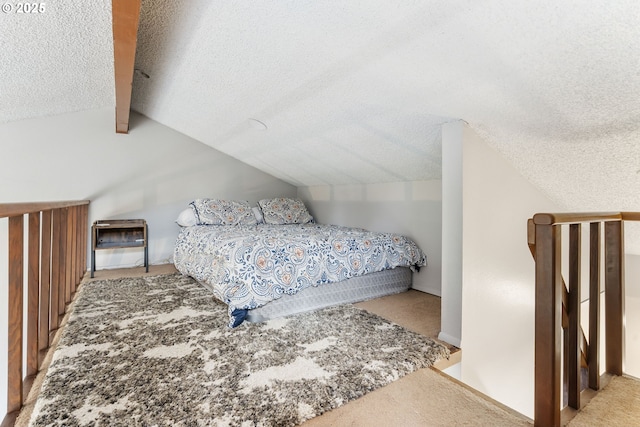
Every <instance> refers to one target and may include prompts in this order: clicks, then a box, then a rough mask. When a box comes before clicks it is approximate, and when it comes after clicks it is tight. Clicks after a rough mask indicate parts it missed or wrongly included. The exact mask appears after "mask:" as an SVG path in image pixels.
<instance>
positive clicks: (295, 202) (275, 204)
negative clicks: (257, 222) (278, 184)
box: [258, 197, 313, 224]
mask: <svg viewBox="0 0 640 427" xmlns="http://www.w3.org/2000/svg"><path fill="white" fill-rule="evenodd" d="M258 205H260V209H262V215H263V216H264V222H265V223H267V224H306V223H308V222H311V221H313V217H312V216H311V215H310V214H309V211H307V207H306V206H305V205H304V203H303V202H302V200H299V199H288V198H284V197H280V198H277V199H263V200H260V201H259V202H258Z"/></svg>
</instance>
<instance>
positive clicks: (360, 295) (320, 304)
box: [245, 267, 412, 323]
mask: <svg viewBox="0 0 640 427" xmlns="http://www.w3.org/2000/svg"><path fill="white" fill-rule="evenodd" d="M411 279H412V272H411V269H409V268H406V267H398V268H394V269H390V270H384V271H379V272H376V273H370V274H367V275H365V276H357V277H352V278H350V279H346V280H342V281H340V282H337V283H331V284H325V285H319V286H313V287H309V288H306V289H304V290H303V291H302V292H298V293H297V294H294V295H283V296H282V297H280V298H278V299H277V300H274V301H271V302H270V303H269V304H266V305H263V306H261V307H258V308H254V309H252V310H249V312H248V314H247V318H246V319H245V320H247V321H249V322H254V323H255V322H265V321H267V320H270V319H275V318H278V317H282V316H288V315H292V314H298V313H304V312H307V311H313V310H318V309H321V308H325V307H330V306H333V305H338V304H346V303H353V302H359V301H366V300H369V299H373V298H379V297H382V296H385V295H391V294H397V293H400V292H404V291H407V290H408V289H409V288H410V287H411Z"/></svg>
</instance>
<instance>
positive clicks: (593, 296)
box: [589, 222, 601, 390]
mask: <svg viewBox="0 0 640 427" xmlns="http://www.w3.org/2000/svg"><path fill="white" fill-rule="evenodd" d="M600 224H601V223H599V222H592V223H591V224H590V228H589V388H590V389H592V390H600V322H599V320H600V253H601V244H600V229H601V226H600Z"/></svg>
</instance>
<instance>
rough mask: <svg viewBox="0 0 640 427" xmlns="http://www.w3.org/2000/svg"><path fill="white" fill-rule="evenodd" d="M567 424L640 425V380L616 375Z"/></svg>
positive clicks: (575, 426) (583, 426) (584, 426)
mask: <svg viewBox="0 0 640 427" xmlns="http://www.w3.org/2000/svg"><path fill="white" fill-rule="evenodd" d="M567 425H568V426H570V427H591V426H607V427H633V426H640V380H638V379H635V378H631V377H626V376H622V377H617V376H614V377H613V378H611V381H610V382H609V384H607V385H606V387H604V388H603V389H602V390H601V391H600V392H599V393H598V394H597V395H596V396H595V397H594V398H593V399H591V401H590V402H589V404H588V405H586V406H585V407H584V408H583V409H582V410H581V411H580V412H578V414H577V415H576V416H575V417H574V418H573V419H572V420H571V421H570V422H569V423H568V424H567Z"/></svg>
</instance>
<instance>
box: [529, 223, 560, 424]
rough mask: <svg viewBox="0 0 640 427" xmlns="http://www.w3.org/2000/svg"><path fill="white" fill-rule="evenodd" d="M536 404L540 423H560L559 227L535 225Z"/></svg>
mask: <svg viewBox="0 0 640 427" xmlns="http://www.w3.org/2000/svg"><path fill="white" fill-rule="evenodd" d="M535 242H536V273H535V280H536V291H535V292H536V302H535V325H536V327H535V340H536V342H535V381H534V389H535V403H534V420H535V424H536V425H537V426H546V427H553V426H559V425H560V398H561V384H560V362H561V357H560V349H561V339H560V330H561V325H562V292H561V289H560V285H561V283H562V277H561V272H560V265H561V260H560V227H559V226H556V225H539V224H538V225H536V232H535Z"/></svg>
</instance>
